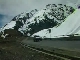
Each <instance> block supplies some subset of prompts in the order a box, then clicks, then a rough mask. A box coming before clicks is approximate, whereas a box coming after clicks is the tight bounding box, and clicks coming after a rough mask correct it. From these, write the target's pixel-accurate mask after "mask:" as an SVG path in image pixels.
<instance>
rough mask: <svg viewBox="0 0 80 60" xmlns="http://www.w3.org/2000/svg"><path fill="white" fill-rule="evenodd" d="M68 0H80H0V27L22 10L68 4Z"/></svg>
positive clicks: (70, 0) (73, 0)
mask: <svg viewBox="0 0 80 60" xmlns="http://www.w3.org/2000/svg"><path fill="white" fill-rule="evenodd" d="M70 2H71V3H79V2H80V0H0V27H1V26H3V25H5V24H7V23H8V22H9V21H10V20H11V19H12V18H13V17H14V16H16V15H18V14H20V13H22V12H29V11H31V10H33V9H38V10H40V9H43V8H44V7H45V6H46V5H47V4H54V3H55V4H58V3H62V4H69V3H70Z"/></svg>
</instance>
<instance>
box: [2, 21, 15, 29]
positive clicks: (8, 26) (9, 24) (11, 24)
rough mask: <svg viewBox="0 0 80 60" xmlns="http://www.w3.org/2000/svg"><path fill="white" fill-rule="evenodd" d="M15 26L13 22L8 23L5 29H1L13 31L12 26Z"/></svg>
mask: <svg viewBox="0 0 80 60" xmlns="http://www.w3.org/2000/svg"><path fill="white" fill-rule="evenodd" d="M15 25H16V22H15V21H11V22H10V23H8V24H7V25H5V27H3V28H2V29H3V30H5V29H14V26H15Z"/></svg>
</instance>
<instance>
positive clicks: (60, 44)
mask: <svg viewBox="0 0 80 60" xmlns="http://www.w3.org/2000/svg"><path fill="white" fill-rule="evenodd" d="M22 42H23V43H26V44H29V45H34V46H37V47H38V46H43V47H46V48H59V49H66V50H71V51H78V52H80V41H52V40H43V41H40V42H33V40H27V39H25V40H23V41H22Z"/></svg>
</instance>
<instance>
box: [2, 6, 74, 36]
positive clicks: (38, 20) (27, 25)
mask: <svg viewBox="0 0 80 60" xmlns="http://www.w3.org/2000/svg"><path fill="white" fill-rule="evenodd" d="M74 10H75V9H74V8H73V7H71V6H67V5H63V4H48V5H46V8H44V9H42V10H39V11H38V10H37V9H35V10H32V11H31V12H29V13H26V12H24V13H21V14H19V15H17V16H15V17H14V18H13V19H12V20H11V21H10V22H9V23H8V24H6V25H5V26H4V27H3V28H2V31H3V32H4V30H5V29H14V30H17V31H20V32H21V33H22V34H23V35H27V36H31V35H33V34H34V33H36V32H39V31H41V30H43V29H46V30H47V29H48V28H52V29H53V27H56V28H58V27H59V26H61V24H62V23H63V22H65V18H67V17H68V16H69V15H70V14H72V13H73V12H74Z"/></svg>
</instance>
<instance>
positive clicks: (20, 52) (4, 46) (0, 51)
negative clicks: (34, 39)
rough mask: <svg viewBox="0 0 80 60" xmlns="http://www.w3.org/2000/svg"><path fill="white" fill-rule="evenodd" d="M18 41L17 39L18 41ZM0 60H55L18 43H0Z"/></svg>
mask: <svg viewBox="0 0 80 60" xmlns="http://www.w3.org/2000/svg"><path fill="white" fill-rule="evenodd" d="M18 40H19V39H18ZM0 60H56V59H55V58H54V57H51V56H48V55H44V54H42V53H39V52H36V51H32V50H30V49H28V48H25V47H23V46H21V45H20V43H19V42H11V41H10V42H0ZM57 60H58V59H57Z"/></svg>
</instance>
